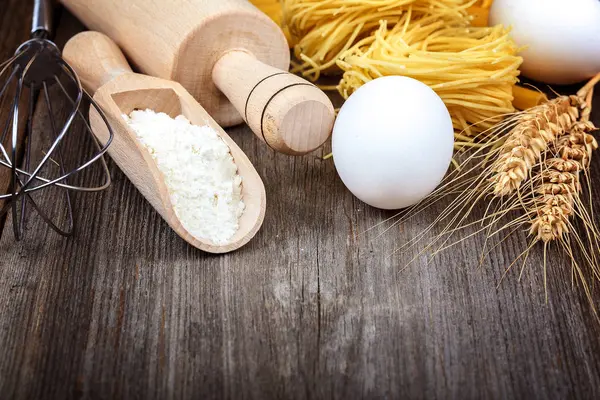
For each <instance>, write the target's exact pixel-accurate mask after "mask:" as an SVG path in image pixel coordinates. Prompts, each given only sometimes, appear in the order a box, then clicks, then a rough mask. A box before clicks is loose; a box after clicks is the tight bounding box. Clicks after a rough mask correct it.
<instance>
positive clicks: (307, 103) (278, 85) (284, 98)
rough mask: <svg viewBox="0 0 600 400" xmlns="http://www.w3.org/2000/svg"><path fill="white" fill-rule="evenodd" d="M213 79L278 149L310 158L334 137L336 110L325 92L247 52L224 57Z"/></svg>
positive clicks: (250, 123) (218, 62) (257, 130)
mask: <svg viewBox="0 0 600 400" xmlns="http://www.w3.org/2000/svg"><path fill="white" fill-rule="evenodd" d="M212 78H213V82H214V83H215V85H216V86H217V87H218V88H219V90H221V92H223V93H224V94H225V96H227V98H228V99H229V101H231V103H232V104H233V105H234V107H235V108H236V109H237V110H238V112H239V113H240V114H241V115H242V117H243V118H244V120H245V121H246V123H247V124H248V126H250V128H251V129H252V130H253V131H254V133H255V134H256V135H257V136H258V137H259V138H261V139H262V140H264V141H265V142H266V143H267V144H268V145H269V146H270V147H272V148H273V149H274V150H277V151H279V152H282V153H286V154H291V155H301V154H306V153H308V152H311V151H313V150H315V149H317V148H318V147H320V146H321V145H322V144H323V143H324V142H325V141H326V140H327V138H328V137H329V135H330V134H331V130H332V129H333V122H334V120H335V112H334V108H333V105H332V103H331V100H330V99H329V98H328V97H327V95H326V94H325V93H323V91H322V90H320V89H319V88H318V87H316V86H315V85H313V84H312V83H309V82H308V81H306V80H304V79H302V78H300V77H299V76H296V75H294V74H291V73H289V72H287V71H283V70H280V69H278V68H275V67H272V66H270V65H267V64H264V63H263V62H261V61H260V60H258V59H257V58H256V57H255V56H254V55H253V54H251V53H249V52H247V51H245V50H231V51H229V52H226V53H225V54H224V55H222V56H221V57H220V58H219V60H218V61H217V63H216V64H215V66H214V68H213V71H212Z"/></svg>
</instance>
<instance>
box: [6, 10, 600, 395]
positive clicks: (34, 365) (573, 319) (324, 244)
mask: <svg viewBox="0 0 600 400" xmlns="http://www.w3.org/2000/svg"><path fill="white" fill-rule="evenodd" d="M29 3H31V2H29V1H22V0H5V1H4V3H3V6H2V8H3V10H2V13H0V55H1V58H3V59H5V58H7V57H8V56H9V55H10V54H11V53H12V52H13V51H14V50H15V48H16V46H17V45H18V44H19V43H21V42H22V41H23V40H25V39H26V38H27V36H28V29H27V28H28V24H27V22H28V21H29V13H30V12H31V9H30V4H29ZM80 29H82V28H81V26H80V25H79V24H78V23H77V22H76V21H75V20H74V18H73V17H72V16H70V15H69V14H67V13H63V14H62V16H61V23H60V24H59V26H58V39H57V42H58V43H59V44H60V45H62V44H63V43H64V41H65V39H66V38H68V37H69V36H70V35H72V34H73V33H74V32H76V31H77V30H80ZM596 100H597V103H599V104H598V106H597V108H596V110H597V111H596V112H595V115H594V120H595V122H596V123H597V124H599V123H600V112H599V111H600V96H596ZM40 118H43V116H41V117H40ZM230 133H231V135H232V137H233V138H234V139H235V140H236V141H237V142H238V143H239V145H240V147H241V148H242V149H243V150H244V151H245V152H246V153H247V154H248V156H249V157H250V159H251V160H252V161H253V162H254V164H255V165H256V168H257V170H258V171H259V173H260V175H261V176H262V177H263V179H264V182H265V186H266V188H267V196H268V208H267V215H266V219H265V222H264V226H263V228H262V230H261V231H260V232H259V234H258V235H257V236H256V238H254V240H252V242H250V244H248V245H247V246H246V247H245V248H243V249H241V250H239V251H237V252H235V253H233V254H227V255H223V256H213V255H209V254H205V253H202V252H200V251H197V250H195V249H193V248H191V247H190V246H188V245H187V244H186V243H185V242H183V241H182V240H181V239H179V238H178V237H177V236H176V235H175V234H174V233H173V232H172V231H171V230H170V229H169V227H168V226H167V224H166V223H165V222H163V221H162V219H161V218H160V217H159V216H158V214H157V213H156V212H155V211H154V210H153V209H152V208H151V207H150V206H149V204H148V203H147V202H146V201H145V200H144V199H143V198H142V196H141V195H140V194H139V193H138V191H137V190H136V189H135V188H134V187H133V185H132V184H131V183H130V182H129V181H128V180H127V179H126V177H125V176H124V175H123V174H122V173H121V172H120V171H119V169H118V168H117V167H116V166H115V165H114V163H112V162H110V169H111V173H112V176H113V178H114V184H113V186H112V187H111V188H110V189H109V190H108V191H106V192H104V193H102V194H100V195H96V196H92V195H85V196H76V198H75V208H76V215H75V218H76V221H77V224H78V227H79V228H78V231H77V233H76V235H75V237H73V238H69V239H65V238H62V237H59V236H58V235H57V234H55V233H54V232H52V231H51V230H50V229H49V228H47V227H46V226H45V225H44V224H42V223H41V221H40V220H38V219H32V220H31V221H29V224H28V229H27V231H26V235H27V240H26V241H23V242H19V243H15V242H14V239H13V235H12V226H11V222H10V221H7V222H6V225H5V226H4V228H3V232H2V237H1V239H0V254H2V256H1V261H0V305H1V306H0V349H1V354H2V357H0V397H1V398H3V399H42V398H44V399H45V398H48V399H68V398H89V399H121V398H122V399H166V398H197V399H201V398H202V399H208V398H258V399H261V398H340V399H349V398H461V399H470V398H543V399H550V398H590V399H591V398H598V397H599V396H600V392H599V388H600V324H599V323H598V322H597V321H596V320H595V319H594V317H593V314H592V312H591V310H590V307H589V304H588V302H587V300H586V299H585V297H584V295H583V293H582V290H580V289H579V288H577V287H573V285H572V283H571V268H570V266H569V264H568V263H567V262H566V260H565V259H564V258H563V259H561V258H560V257H559V256H557V255H553V256H552V258H551V260H550V263H549V271H548V276H549V282H548V295H549V299H548V302H547V303H546V302H545V292H544V284H543V275H542V271H541V268H540V265H541V256H542V253H541V251H539V249H538V250H535V251H533V253H532V256H531V263H530V265H529V267H528V268H527V270H526V272H525V275H524V277H523V279H522V280H521V281H520V282H519V281H518V279H517V273H510V274H509V277H508V279H506V280H505V281H503V282H502V284H501V285H499V287H497V286H498V282H499V281H500V277H501V276H502V273H503V272H504V268H505V267H506V266H507V264H508V263H509V262H510V261H511V260H513V259H514V258H515V257H516V256H517V255H518V254H519V253H520V251H521V250H522V249H523V248H524V246H525V244H526V239H525V237H524V236H520V235H516V236H514V237H513V238H512V239H511V240H509V241H507V242H506V243H505V244H504V245H503V246H502V247H500V248H498V249H497V251H495V252H494V253H492V256H491V257H490V260H489V262H486V263H485V264H484V266H483V267H482V268H478V267H477V264H478V262H477V257H478V250H477V249H479V248H481V245H482V239H481V238H478V237H475V238H472V239H470V240H467V241H465V242H464V243H462V244H461V245H459V246H457V247H455V248H453V249H452V250H450V251H446V252H444V253H442V254H440V255H439V256H438V257H437V258H435V259H434V260H433V262H431V263H429V264H427V263H426V258H425V257H422V258H419V259H418V260H417V262H416V263H414V264H413V265H411V266H410V267H409V268H407V269H406V270H403V271H400V269H401V267H402V266H404V265H405V264H406V262H407V260H409V259H410V258H412V257H413V256H414V255H415V254H416V251H417V250H416V249H415V250H412V251H409V252H408V253H396V254H393V250H394V249H395V248H397V247H398V246H399V245H400V244H402V243H403V242H405V241H406V240H407V239H409V238H411V237H412V236H414V235H415V234H416V233H417V232H419V231H420V230H421V229H422V228H423V227H424V226H426V225H427V224H428V223H429V222H431V218H432V216H433V215H435V213H436V212H439V209H432V210H430V211H429V212H428V213H426V214H424V215H422V216H420V217H418V218H416V219H415V220H414V221H413V222H412V223H411V224H408V225H406V226H405V227H404V229H403V230H394V231H392V232H388V233H387V234H385V235H383V236H381V237H378V235H379V234H380V233H381V232H382V229H383V228H382V229H374V230H373V231H370V232H368V233H366V234H360V233H362V232H364V231H365V230H367V229H368V228H370V227H372V226H374V225H376V224H377V223H378V222H380V221H382V220H384V219H385V218H387V217H390V216H391V215H392V214H391V213H389V212H383V211H379V210H376V209H373V208H370V207H367V206H365V205H364V204H362V203H361V202H360V201H358V200H356V199H355V198H353V196H352V195H351V194H350V193H348V191H346V190H345V188H344V186H343V185H342V183H341V181H340V180H339V179H338V177H337V175H336V173H335V169H334V166H333V163H332V162H331V161H323V160H321V159H320V158H319V157H318V155H320V154H316V155H309V156H306V157H300V158H291V157H286V156H283V155H279V154H274V153H273V152H272V151H270V150H269V149H268V148H267V147H266V146H264V145H261V143H260V142H259V141H258V140H257V139H256V138H255V137H254V136H253V135H252V134H251V133H250V131H249V130H248V129H247V128H246V127H237V128H233V129H231V130H230ZM326 150H327V149H326ZM72 151H73V152H74V153H76V152H78V151H79V149H78V148H76V147H74V148H73V149H72ZM599 159H600V157H596V158H595V161H594V164H593V169H594V174H593V176H594V179H593V180H594V182H593V183H594V185H595V187H594V198H595V199H596V205H597V206H600V202H599V201H597V199H599V198H600V193H599V192H598V190H599V188H600V161H599ZM92 178H93V177H92ZM41 196H42V197H41V199H42V200H43V201H45V202H46V204H50V205H52V206H53V205H54V204H56V207H57V209H58V208H59V207H60V202H57V201H53V198H52V197H51V196H52V195H51V194H42V195H41ZM359 234H360V235H359Z"/></svg>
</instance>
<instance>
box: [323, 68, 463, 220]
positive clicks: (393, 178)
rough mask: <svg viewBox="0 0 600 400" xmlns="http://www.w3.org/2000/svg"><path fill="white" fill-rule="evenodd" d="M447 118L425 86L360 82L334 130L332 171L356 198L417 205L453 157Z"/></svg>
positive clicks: (396, 79) (388, 80)
mask: <svg viewBox="0 0 600 400" xmlns="http://www.w3.org/2000/svg"><path fill="white" fill-rule="evenodd" d="M453 147H454V131H453V128H452V119H451V118H450V114H449V112H448V109H447V108H446V106H445V104H444V102H443V101H442V99H441V98H440V97H439V96H438V95H437V94H436V93H435V92H434V91H433V90H432V89H431V88H429V87H428V86H427V85H425V84H423V83H421V82H419V81H417V80H415V79H412V78H408V77H402V76H388V77H382V78H378V79H375V80H373V81H370V82H368V83H366V84H365V85H363V86H361V87H360V88H359V89H358V90H357V91H356V92H354V93H353V94H352V95H351V96H350V97H349V98H348V100H346V102H345V103H344V105H343V106H342V108H341V109H340V112H339V114H338V117H337V120H336V122H335V125H334V128H333V135H332V150H333V159H334V163H335V167H336V170H337V172H338V174H339V176H340V178H341V179H342V181H343V182H344V184H345V185H346V187H347V188H348V189H349V190H350V191H351V192H352V193H353V194H354V195H355V196H356V197H358V198H359V199H360V200H362V201H364V202H365V203H367V204H369V205H371V206H374V207H377V208H382V209H398V208H404V207H408V206H410V205H413V204H416V203H418V202H419V201H420V200H422V199H423V198H425V197H426V196H427V195H428V194H430V193H431V192H432V191H433V190H434V189H435V188H436V186H437V185H438V184H439V183H440V181H441V180H442V179H443V177H444V175H445V173H446V171H447V170H448V166H449V165H450V162H451V159H452V153H453Z"/></svg>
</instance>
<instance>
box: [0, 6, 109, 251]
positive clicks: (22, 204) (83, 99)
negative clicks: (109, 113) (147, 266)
mask: <svg viewBox="0 0 600 400" xmlns="http://www.w3.org/2000/svg"><path fill="white" fill-rule="evenodd" d="M51 17H52V8H51V4H50V0H35V1H34V10H33V24H32V31H31V39H30V40H28V41H27V42H25V43H23V44H22V45H21V46H20V47H19V48H18V50H17V51H16V53H15V55H14V56H13V57H12V58H10V59H9V60H7V61H5V62H4V63H2V64H0V129H1V136H0V166H1V167H0V182H1V180H2V179H6V181H4V182H6V183H8V185H6V186H7V187H8V190H7V192H6V193H5V194H2V195H0V217H3V216H4V215H5V214H8V213H10V214H11V215H12V226H13V231H14V235H15V238H16V239H17V240H20V239H21V238H22V237H23V227H24V225H25V221H26V216H27V215H28V214H29V213H30V211H31V210H32V209H33V210H34V211H35V212H36V213H37V215H38V216H39V217H41V218H42V219H43V220H44V221H45V222H46V223H47V224H48V225H49V226H50V227H52V228H53V229H54V230H55V231H56V232H58V233H60V234H61V235H65V236H68V235H71V234H72V233H73V230H74V221H73V208H72V199H71V193H72V192H74V191H75V192H97V191H101V190H103V189H106V188H107V187H108V186H109V185H110V182H111V178H110V173H109V170H108V166H107V164H106V161H105V159H104V153H105V152H106V150H107V148H108V146H109V145H110V143H111V141H112V139H113V131H112V129H111V128H110V125H109V124H108V122H107V120H106V117H105V116H104V114H103V113H102V111H101V110H100V108H99V107H98V105H97V104H96V103H95V102H94V100H93V99H92V98H91V97H90V96H89V95H88V94H87V93H86V92H85V90H83V88H82V86H81V82H80V81H79V78H78V77H77V75H76V74H75V72H74V71H73V69H72V68H71V67H70V66H69V65H68V64H67V63H66V62H65V61H64V60H63V59H62V57H61V53H60V51H59V50H58V48H57V46H56V45H55V44H54V43H53V42H52V41H50V40H49V39H48V38H49V36H50V33H51V28H50V27H51ZM88 104H89V107H91V108H88ZM92 110H95V112H96V113H97V114H98V115H99V116H100V118H102V119H103V120H104V124H106V128H107V130H108V132H109V135H108V137H109V139H108V140H107V141H106V143H100V142H99V141H98V139H97V138H96V137H95V136H94V134H93V133H92V129H91V127H90V123H89V115H88V111H92ZM69 140H73V141H74V142H73V145H69V144H70V142H69ZM95 164H97V165H98V166H99V167H100V168H99V169H100V170H101V174H100V176H101V178H100V179H98V178H97V174H96V175H95V176H96V178H95V179H94V180H95V181H98V182H99V183H95V184H90V183H89V180H90V179H91V177H90V175H92V171H91V170H93V169H91V168H89V167H91V166H92V165H95ZM86 180H88V182H87V183H86ZM4 182H2V183H4ZM45 188H53V191H54V192H56V193H58V194H59V196H57V199H56V200H57V201H63V202H64V207H62V208H61V210H62V211H58V212H57V211H52V212H48V211H46V210H45V209H46V208H49V209H54V210H55V209H56V204H55V203H56V201H54V200H52V201H48V199H47V196H45V198H44V199H43V200H40V198H39V196H38V195H39V193H40V191H41V190H42V189H45ZM61 192H62V193H61ZM59 198H61V199H62V200H60V199H59ZM48 206H50V207H48ZM31 214H32V213H31ZM32 215H33V214H32Z"/></svg>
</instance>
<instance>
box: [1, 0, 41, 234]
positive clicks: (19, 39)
mask: <svg viewBox="0 0 600 400" xmlns="http://www.w3.org/2000/svg"><path fill="white" fill-rule="evenodd" d="M3 7H4V8H3V9H4V10H10V12H7V11H3V12H2V14H1V15H0V31H1V32H2V35H1V36H0V63H3V62H4V61H5V60H8V59H9V58H11V57H12V56H13V55H14V53H15V51H16V50H17V48H18V47H19V45H20V44H21V43H23V42H24V41H26V40H27V39H29V35H30V29H31V26H30V24H31V10H32V8H33V2H31V1H20V0H8V1H7V2H4V5H3ZM9 73H10V71H8V70H7V72H6V74H5V75H3V76H2V78H0V88H1V87H2V86H4V84H5V82H6V81H7V79H8V76H9ZM14 86H15V85H12V86H11V87H9V88H8V89H7V90H6V91H5V92H4V95H3V96H2V97H0V137H1V135H2V131H3V130H4V127H5V126H6V124H7V122H8V118H9V116H10V115H11V108H12V104H13V101H14V93H15V90H16V88H15V87H14ZM27 100H28V99H27V96H23V98H22V100H21V101H20V103H19V104H20V107H21V108H20V109H21V110H24V111H21V113H20V118H19V121H20V127H21V129H20V130H19V136H18V140H17V142H18V143H19V149H22V147H21V144H22V143H23V138H24V135H25V123H26V120H27V107H28V102H27ZM0 140H1V139H0ZM10 140H11V134H10V133H9V134H8V135H7V136H6V138H5V140H4V142H2V143H1V144H2V145H3V146H4V147H5V148H6V149H11V145H10ZM19 153H22V150H21V151H19ZM20 159H21V154H19V155H18V160H17V165H19V163H20V162H19V160H20ZM10 181H11V171H10V169H8V168H5V167H1V166H0V194H4V193H7V192H8V190H9V186H10ZM4 204H5V201H4V200H0V208H2V207H3V206H4ZM5 219H6V215H5V216H0V236H1V235H2V232H3V231H4V229H3V228H4V221H5Z"/></svg>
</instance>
